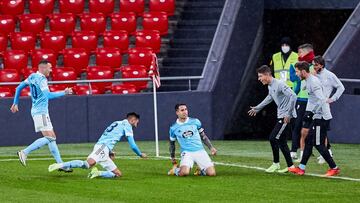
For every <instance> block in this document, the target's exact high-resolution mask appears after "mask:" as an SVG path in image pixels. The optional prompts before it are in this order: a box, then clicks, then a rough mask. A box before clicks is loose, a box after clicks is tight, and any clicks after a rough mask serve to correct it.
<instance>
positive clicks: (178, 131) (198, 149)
mask: <svg viewBox="0 0 360 203" xmlns="http://www.w3.org/2000/svg"><path fill="white" fill-rule="evenodd" d="M175 110H176V115H177V116H178V119H177V120H176V122H175V123H174V124H173V125H172V126H171V127H170V156H171V160H172V163H173V168H172V169H171V170H170V171H169V172H168V175H176V176H187V175H189V173H190V170H191V168H192V167H193V165H194V162H195V163H196V164H197V165H198V166H199V167H200V171H199V172H198V174H195V175H207V176H215V175H216V172H215V167H214V164H213V163H212V161H211V159H210V157H209V155H208V154H207V153H206V151H205V149H204V147H203V145H202V142H201V140H202V141H203V142H204V143H205V144H206V146H208V147H209V149H210V150H211V154H212V155H216V152H217V150H216V149H215V148H214V147H213V146H212V144H211V142H210V140H209V138H208V137H207V136H206V134H205V132H204V129H203V128H201V123H200V121H199V119H196V118H190V117H188V109H187V107H186V104H176V105H175ZM175 140H178V142H179V144H180V147H181V162H180V168H179V167H178V165H177V163H176V159H175Z"/></svg>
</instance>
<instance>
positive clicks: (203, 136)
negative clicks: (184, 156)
mask: <svg viewBox="0 0 360 203" xmlns="http://www.w3.org/2000/svg"><path fill="white" fill-rule="evenodd" d="M199 133H200V137H201V140H202V141H203V143H204V144H205V145H206V146H207V147H208V148H209V149H210V151H211V155H216V153H217V149H215V147H214V146H213V145H212V144H211V141H210V139H209V137H208V136H206V134H205V130H204V128H200V129H199Z"/></svg>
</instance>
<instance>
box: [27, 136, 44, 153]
mask: <svg viewBox="0 0 360 203" xmlns="http://www.w3.org/2000/svg"><path fill="white" fill-rule="evenodd" d="M49 142H50V140H49V139H48V138H46V137H42V138H39V139H37V140H35V141H34V142H33V143H32V144H31V145H29V146H28V147H26V148H25V149H24V150H23V152H24V153H25V154H26V155H28V154H30V152H32V151H34V150H37V149H40V148H41V147H42V146H44V145H46V144H48V143H49Z"/></svg>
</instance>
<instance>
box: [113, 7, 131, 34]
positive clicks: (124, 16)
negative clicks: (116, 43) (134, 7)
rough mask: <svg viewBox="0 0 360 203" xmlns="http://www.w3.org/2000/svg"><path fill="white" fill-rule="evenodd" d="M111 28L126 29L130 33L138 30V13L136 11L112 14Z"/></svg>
mask: <svg viewBox="0 0 360 203" xmlns="http://www.w3.org/2000/svg"><path fill="white" fill-rule="evenodd" d="M111 30H125V31H127V32H128V33H129V34H130V35H131V34H135V31H136V14H135V13H132V12H130V13H126V12H121V13H114V14H112V15H111Z"/></svg>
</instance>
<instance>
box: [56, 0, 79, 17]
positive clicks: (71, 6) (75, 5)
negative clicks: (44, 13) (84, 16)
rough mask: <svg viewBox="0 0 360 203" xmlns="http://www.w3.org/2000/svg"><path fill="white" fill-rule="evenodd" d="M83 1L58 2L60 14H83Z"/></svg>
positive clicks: (64, 0) (61, 0)
mask: <svg viewBox="0 0 360 203" xmlns="http://www.w3.org/2000/svg"><path fill="white" fill-rule="evenodd" d="M84 5H85V1H84V0H59V7H60V13H73V14H80V13H82V12H84Z"/></svg>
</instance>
